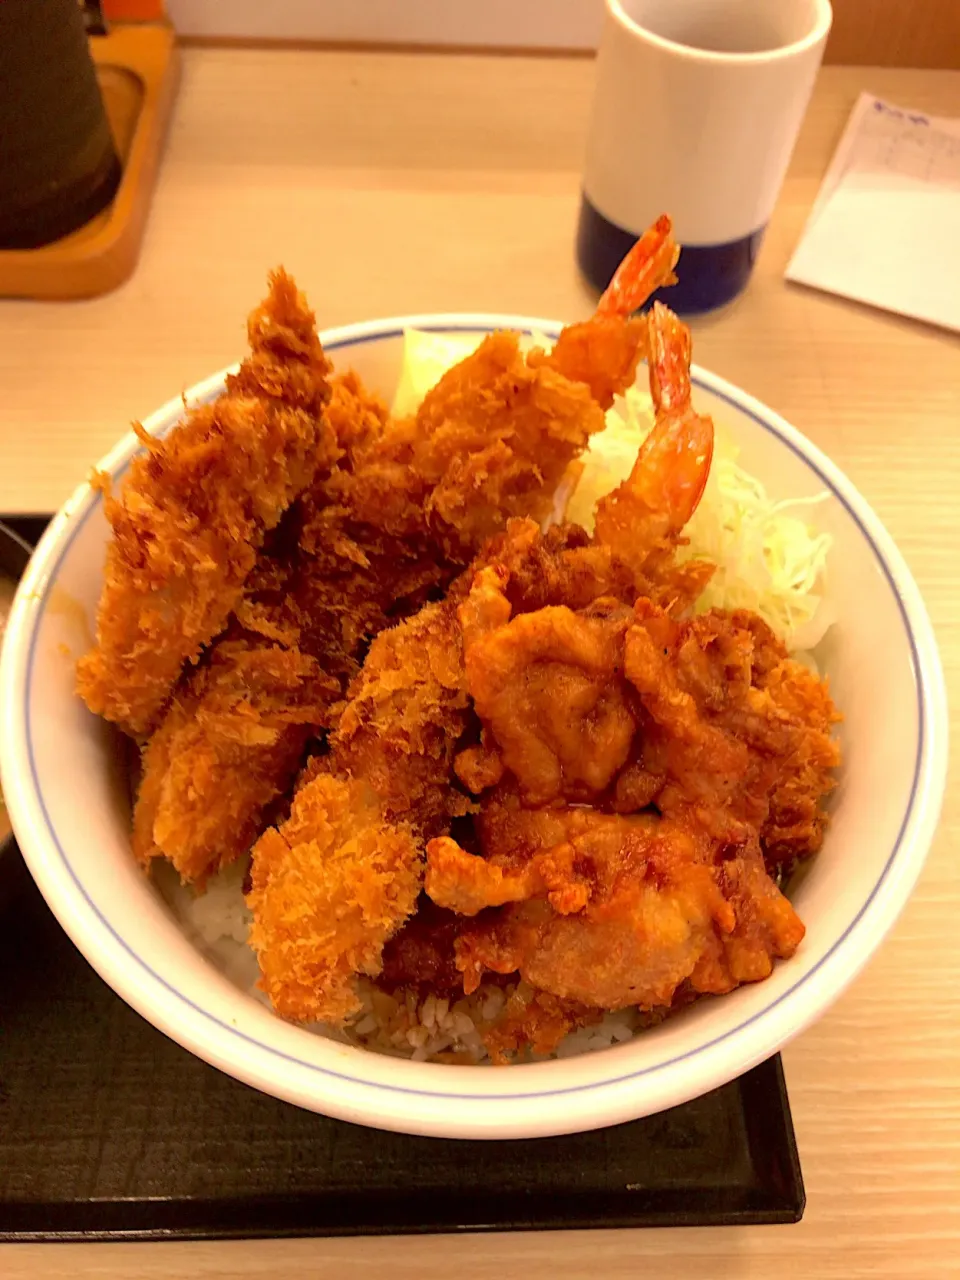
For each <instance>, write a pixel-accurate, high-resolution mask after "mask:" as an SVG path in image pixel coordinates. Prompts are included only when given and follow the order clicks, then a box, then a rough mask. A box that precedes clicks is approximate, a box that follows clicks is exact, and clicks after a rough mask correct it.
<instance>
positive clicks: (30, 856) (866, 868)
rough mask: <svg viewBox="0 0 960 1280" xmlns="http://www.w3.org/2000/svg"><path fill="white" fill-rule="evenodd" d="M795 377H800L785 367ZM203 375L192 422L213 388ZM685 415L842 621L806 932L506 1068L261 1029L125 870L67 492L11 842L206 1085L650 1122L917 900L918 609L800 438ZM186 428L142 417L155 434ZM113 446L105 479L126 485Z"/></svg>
mask: <svg viewBox="0 0 960 1280" xmlns="http://www.w3.org/2000/svg"><path fill="white" fill-rule="evenodd" d="M406 325H416V326H418V327H427V328H433V329H437V330H448V331H449V330H456V331H463V330H470V331H485V330H488V329H491V328H514V329H528V330H529V329H536V330H539V331H541V332H545V333H547V334H551V335H552V334H555V333H556V332H557V330H558V327H559V326H558V325H557V324H555V323H553V322H548V321H544V320H533V319H529V318H523V317H518V316H486V315H451V316H442V315H441V316H413V317H403V318H397V319H394V320H384V321H376V322H372V323H366V324H360V325H353V326H350V327H348V328H344V329H332V330H329V331H327V332H326V333H324V334H322V335H321V337H322V339H323V343H324V346H325V348H326V349H327V351H328V352H329V353H330V354H331V356H332V357H333V359H334V361H335V362H336V363H337V364H338V365H339V366H340V367H346V366H349V365H352V366H353V367H354V368H355V369H357V371H358V372H359V373H360V375H361V377H362V378H363V379H364V380H365V381H366V382H367V383H368V384H369V385H371V386H372V387H374V388H375V389H376V390H378V391H380V392H381V393H383V394H384V395H386V396H387V397H389V396H391V395H392V393H393V390H394V388H395V386H396V382H397V379H398V375H399V370H400V363H401V351H402V330H403V328H404V326H406ZM797 359H798V361H799V360H800V359H802V356H801V355H800V354H799V353H798V356H797ZM222 382H223V375H222V374H218V375H216V376H215V377H213V378H210V379H208V380H207V381H206V382H203V383H201V384H200V385H199V386H197V387H195V388H194V389H193V391H192V392H191V393H190V394H189V395H188V397H187V399H188V402H193V403H196V402H202V401H205V400H209V399H211V398H212V397H214V396H215V395H216V394H217V392H218V391H219V390H220V388H221V386H222ZM695 383H696V398H697V404H698V406H699V407H700V408H701V409H702V410H705V411H707V412H710V413H712V414H713V415H714V416H715V418H716V419H717V420H718V421H719V422H721V423H723V424H724V425H725V426H726V428H727V429H728V431H730V432H731V433H732V434H733V435H734V436H735V438H736V439H737V440H738V441H739V443H740V445H741V447H742V460H743V462H744V464H745V465H746V466H747V467H748V468H749V469H750V470H751V471H753V472H756V473H757V474H758V475H759V476H760V477H761V479H763V480H764V481H766V482H767V484H768V485H769V487H770V489H771V491H772V492H773V493H775V494H777V495H781V496H783V497H801V496H805V495H810V494H814V493H817V492H819V491H822V490H823V489H824V487H826V488H827V489H829V490H830V491H831V492H832V493H833V495H834V499H835V500H834V501H833V502H831V503H829V504H826V505H825V506H824V507H821V508H817V519H818V520H821V519H822V520H823V522H824V523H826V524H827V525H828V527H829V528H830V529H831V530H832V532H833V534H834V536H835V539H836V545H835V549H834V551H833V555H832V565H831V573H832V591H833V592H834V593H835V595H836V599H837V600H838V602H839V609H840V619H839V621H838V622H837V624H836V625H835V626H834V628H833V630H832V632H831V634H830V635H829V636H828V638H827V640H826V641H825V642H824V647H823V650H822V657H823V661H824V664H825V666H826V669H827V671H828V673H829V676H830V680H831V684H832V690H833V694H834V697H835V699H836V701H837V703H838V704H839V706H840V708H841V709H842V711H843V713H844V716H845V721H844V724H843V726H842V730H841V733H842V738H843V750H844V765H843V772H842V780H841V784H840V787H839V788H838V791H837V792H836V794H835V797H834V802H833V808H834V818H833V822H832V824H831V827H830V830H829V834H828V837H827V840H826V843H825V845H824V847H823V850H822V852H821V853H820V854H819V855H818V857H817V858H816V860H815V861H814V862H813V864H812V865H811V866H810V867H809V870H808V872H807V874H806V875H805V876H804V877H803V879H802V883H800V884H799V885H798V886H797V888H796V891H795V894H794V900H795V903H796V906H797V909H798V910H799V913H800V915H801V917H802V919H803V920H804V922H805V923H806V926H807V934H806V937H805V939H804V941H803V944H802V945H801V947H800V949H799V951H798V952H797V954H796V955H795V956H794V957H793V959H791V960H789V961H787V962H781V963H780V964H778V965H777V967H776V969H775V971H774V973H773V975H772V977H771V978H769V979H768V981H766V982H762V983H759V984H757V985H754V986H747V987H741V988H740V989H739V990H737V991H735V992H732V993H731V994H730V995H727V996H723V997H722V998H720V999H706V1000H703V1001H701V1002H699V1003H697V1004H695V1005H694V1006H693V1007H691V1008H689V1009H688V1010H686V1011H685V1012H683V1013H681V1014H679V1015H678V1016H677V1017H675V1018H673V1019H670V1020H668V1021H667V1022H666V1023H664V1024H662V1025H661V1026H659V1027H657V1028H656V1029H654V1030H650V1031H646V1032H644V1033H643V1034H642V1035H640V1036H638V1037H636V1038H635V1039H634V1040H633V1041H632V1042H630V1043H628V1044H625V1045H621V1046H618V1047H616V1048H611V1049H608V1050H604V1051H602V1052H599V1053H590V1054H586V1055H584V1056H581V1057H577V1058H572V1059H564V1060H559V1061H550V1062H544V1063H536V1064H529V1065H522V1066H514V1067H508V1068H500V1069H498V1068H493V1067H456V1068H454V1067H450V1066H443V1065H438V1064H428V1063H413V1062H408V1061H398V1060H396V1059H393V1058H389V1057H383V1056H379V1055H376V1054H374V1053H371V1052H368V1051H365V1050H362V1049H358V1048H354V1047H351V1046H347V1045H344V1044H340V1043H337V1042H334V1041H331V1040H328V1039H325V1038H323V1037H320V1036H317V1035H314V1034H311V1033H310V1032H308V1031H305V1030H303V1029H301V1028H298V1027H296V1026H292V1025H290V1024H287V1023H285V1022H282V1021H281V1020H280V1019H278V1018H276V1017H274V1016H273V1015H272V1014H271V1013H270V1011H269V1010H268V1009H267V1008H265V1007H264V1005H263V1004H261V1003H259V1002H258V1001H257V1000H256V999H254V998H253V997H252V996H251V995H250V994H249V993H248V992H247V991H245V990H243V989H241V988H239V987H237V986H235V985H234V984H233V982H232V981H231V979H230V977H229V976H228V974H227V973H225V972H223V971H221V970H219V969H218V968H217V966H216V964H215V963H214V962H213V961H212V960H211V959H210V958H209V956H205V955H204V954H202V953H201V952H200V951H199V950H198V949H197V948H196V947H195V946H194V945H193V944H192V943H191V942H190V941H189V940H188V939H187V938H186V936H185V935H184V933H183V931H182V929H181V928H180V926H179V925H178V923H177V921H176V919H175V917H174V915H173V912H172V911H171V909H170V907H169V906H168V905H167V903H166V902H165V900H164V899H163V898H162V897H161V896H160V894H159V892H158V890H157V889H156V887H155V886H154V885H153V884H152V883H151V882H150V881H148V880H146V879H145V878H144V877H143V875H142V874H141V872H140V871H139V869H138V868H137V867H136V866H135V865H134V862H133V859H132V857H131V856H130V843H129V821H130V811H129V802H128V798H127V790H126V786H125V778H124V773H123V766H122V760H121V757H120V753H119V752H118V744H117V740H116V738H115V736H114V734H113V732H112V731H111V730H110V729H109V728H108V727H107V726H106V725H105V724H104V723H102V722H101V721H99V720H97V719H96V718H95V717H94V716H92V715H90V714H89V713H88V712H87V711H86V709H85V708H84V707H83V705H82V704H81V703H80V702H79V700H78V699H77V698H76V697H75V696H74V691H73V685H74V677H73V661H74V658H75V657H76V656H77V654H79V653H80V652H81V651H82V650H83V649H84V648H85V647H86V645H87V644H88V643H89V638H90V630H91V628H92V625H93V618H94V612H95V607H96V602H97V598H98V595H99V591H100V581H101V567H102V562H103V555H104V547H105V543H106V541H107V536H108V527H107V523H106V520H105V518H104V513H103V500H102V497H101V495H100V494H99V493H98V492H94V491H93V490H91V489H90V487H89V486H88V485H86V484H84V485H82V486H81V487H80V488H79V489H78V490H77V491H76V493H75V494H74V495H73V497H72V498H71V499H70V500H69V502H68V503H67V504H66V506H65V507H64V509H63V510H62V511H61V512H60V514H59V515H58V516H57V517H56V519H55V520H54V521H53V523H52V524H51V526H50V528H49V530H48V531H47V533H46V535H45V537H44V539H43V541H42V543H41V544H40V547H39V549H38V550H37V553H36V555H35V556H34V559H33V561H32V563H31V565H30V568H29V570H28V572H27V574H26V576H25V578H24V579H23V582H22V586H21V589H20V594H19V596H18V599H17V602H16V605H15V607H14V612H13V616H12V618H11V622H10V625H9V630H8V633H7V641H6V645H5V647H4V652H3V662H2V668H0V705H2V708H3V734H2V769H3V786H4V791H5V793H6V795H7V797H8V799H9V803H10V808H11V813H12V817H13V821H14V825H15V829H16V833H17V838H18V840H19V842H20V846H21V848H22V850H23V853H24V856H25V857H26V859H27V862H28V864H29V866H30V869H31V871H32V873H33V875H34V877H35V878H36V880H37V882H38V884H39V886H40V888H41V890H42V891H43V893H44V895H45V896H46V898H47V901H48V902H49V903H50V905H51V907H52V908H53V910H54V911H55V912H56V914H57V916H58V918H59V919H60V922H61V923H62V925H63V927H64V928H65V929H66V930H67V932H68V933H69V934H70V936H71V937H72V938H73V940H74V942H75V943H76V944H77V946H78V947H79V948H80V950H81V951H82V952H83V954H84V955H85V956H86V957H87V959H88V960H89V961H90V963H91V964H93V965H94V967H95V968H96V969H97V970H98V972H99V973H100V974H101V975H102V976H103V977H104V978H105V979H106V981H107V982H108V983H110V985H111V986H112V987H114V989H115V990H116V991H118V992H119V993H120V995H121V996H123V998H124V999H125V1000H127V1001H128V1002H129V1003H130V1004H131V1005H132V1006H133V1007H134V1008H135V1009H136V1010H137V1011H138V1012H139V1013H141V1014H143V1016H144V1017H145V1018H148V1019H149V1020H150V1021H151V1022H152V1023H153V1024H154V1025H155V1026H156V1027H158V1028H159V1029H160V1030H161V1031H163V1032H165V1033H166V1034H167V1035H169V1036H171V1037H172V1038H173V1039H174V1040H177V1041H178V1042H179V1043H180V1044H182V1045H184V1046H186V1047H187V1048H188V1049H190V1050H191V1051H192V1052H194V1053H196V1054H198V1055H199V1056H200V1057H201V1058H204V1059H206V1060H207V1061H208V1062H210V1063H213V1064H214V1066H217V1067H219V1068H221V1069H222V1070H223V1071H226V1072H229V1073H230V1074H231V1075H234V1076H236V1077H237V1078H238V1079H240V1080H244V1081H246V1082H247V1083H248V1084H251V1085H253V1086H255V1087H256V1088H258V1089H262V1090H264V1091H266V1092H267V1093H271V1094H274V1095H276V1096H277V1097H279V1098H284V1099H287V1100H288V1101H290V1102H293V1103H296V1104H298V1105H299V1106H302V1107H307V1108H309V1109H311V1110H316V1111H320V1112H324V1113H326V1114H328V1115H332V1116H338V1117H341V1118H343V1119H345V1120H351V1121H355V1122H359V1123H361V1124H368V1125H376V1126H380V1127H382V1128H387V1129H397V1130H401V1131H406V1132H411V1133H421V1134H435V1135H445V1136H452V1137H470V1138H501V1137H524V1136H528V1137H532V1136H539V1135H546V1134H558V1133H568V1132H574V1131H577V1130H582V1129H590V1128H596V1127H599V1126H603V1125H608V1124H613V1123H616V1122H618V1121H622V1120H628V1119H632V1118H635V1117H638V1116H642V1115H646V1114H649V1113H651V1112H656V1111H659V1110H662V1109H664V1108H666V1107H670V1106H673V1105H675V1104H677V1103H681V1102H684V1101H685V1100H687V1099H688V1098H691V1097H694V1096H696V1095H698V1094H702V1093H705V1092H707V1091H708V1090H710V1089H713V1088H715V1087H716V1086H718V1085H721V1084H723V1083H724V1082H726V1081H728V1080H730V1079H732V1078H734V1077H735V1076H737V1075H739V1074H740V1073H741V1072H743V1071H745V1070H746V1069H747V1068H749V1067H751V1066H752V1065H754V1064H755V1063H757V1062H759V1061H761V1060H762V1059H764V1058H766V1057H768V1056H769V1055H770V1054H772V1053H774V1052H775V1051H776V1050H777V1049H779V1048H780V1047H781V1046H782V1045H783V1044H784V1043H785V1042H786V1041H787V1040H789V1039H790V1037H791V1036H793V1035H795V1034H796V1033H797V1032H798V1031H800V1030H802V1029H803V1028H804V1027H805V1026H807V1025H808V1024H809V1023H810V1022H812V1021H813V1019H815V1018H816V1017H818V1016H819V1015H820V1014H821V1013H823V1011H824V1010H825V1009H826V1008H827V1006H828V1005H829V1004H830V1003H831V1001H833V1000H834V999H835V998H836V997H837V995H838V994H839V993H840V991H841V990H842V989H843V988H844V987H845V986H846V985H847V983H848V982H850V980H851V979H852V978H853V977H854V975H855V974H856V973H857V972H858V970H859V969H860V968H861V967H862V966H863V965H864V964H865V963H866V961H867V960H868V959H869V957H870V955H871V954H872V953H873V951H874V950H875V949H876V948H877V946H878V945H879V943H880V941H881V939H882V938H883V936H884V934H885V933H886V932H887V930H888V929H889V928H890V926H891V924H892V923H893V921H894V920H895V918H896V916H897V915H898V913H899V912H900V910H901V908H902V907H903V905H904V903H905V902H906V900H907V897H908V895H909V893H910V891H911V889H912V888H913V885H914V882H915V881H916V879H917V876H918V874H919V872H920V869H921V866H922V865H923V861H924V857H925V855H926V853H927V849H928V847H929V844H930V840H931V837H932V835H933V832H934V828H935V826H936V823H937V818H938V813H939V809H940V803H941V798H942V794H943V788H944V780H945V771H946V756H947V728H946V713H945V705H946V703H945V694H944V685H943V676H942V672H941V668H940V662H939V658H938V655H937V649H936V644H935V641H934V637H933V633H932V631H931V627H930V623H929V620H928V618H927V614H926V611H925V609H924V606H923V603H922V601H921V599H920V595H919V593H918V591H917V587H916V585H915V583H914V581H913V579H912V577H911V576H910V573H909V571H908V570H907V568H906V566H905V564H904V562H903V560H902V558H901V556H900V554H899V552H898V551H897V549H896V547H895V546H894V545H893V543H892V541H891V539H890V537H889V536H888V534H887V533H886V532H885V530H884V529H883V527H882V525H881V524H880V521H879V520H878V519H877V517H876V516H875V515H874V513H873V512H872V511H871V510H870V508H869V507H868V505H867V504H866V502H865V501H864V500H863V498H862V497H861V496H860V495H859V493H857V491H856V489H855V488H854V486H853V485H852V484H851V483H850V481H849V480H847V479H846V477H845V476H844V475H842V474H841V472H840V471H838V470H837V468H836V467H835V466H834V465H833V464H832V463H831V462H830V461H829V460H828V459H827V458H825V457H824V456H823V454H821V453H820V452H819V451H818V450H817V449H816V448H814V446H813V445H812V444H810V443H809V441H807V440H805V439H804V437H803V436H802V435H800V433H799V432H797V431H796V430H794V429H793V428H792V427H791V426H789V425H788V424H787V423H786V422H784V421H783V420H782V419H781V418H779V417H777V415H776V414H775V413H773V412H771V410H769V409H767V408H765V407H764V406H763V405H762V404H759V403H758V402H757V401H756V400H753V399H752V398H751V397H750V396H748V395H745V394H743V393H742V392H740V391H738V390H736V389H735V388H734V387H732V386H730V385H729V384H728V383H726V382H724V381H723V380H722V379H720V378H717V377H714V376H713V375H711V374H708V373H705V372H703V371H702V370H696V371H695ZM181 412H182V404H181V401H180V400H179V399H177V400H172V401H171V402H170V403H169V404H168V405H166V406H164V408H162V409H160V410H159V411H158V412H157V413H155V414H154V415H153V417H151V418H150V419H148V420H147V422H146V423H145V426H146V427H147V429H148V430H149V431H151V432H153V433H155V434H158V435H161V434H163V433H164V432H166V431H168V430H169V429H170V428H171V427H172V426H173V425H174V423H175V422H176V421H177V420H178V418H179V417H180V415H181ZM138 448H139V446H138V443H137V441H136V439H135V438H134V436H133V435H128V436H127V437H125V439H123V440H122V441H121V442H120V443H119V444H118V445H117V447H116V448H115V449H114V450H113V451H112V452H111V453H110V454H109V455H108V457H107V458H106V459H105V460H104V461H103V463H102V464H101V465H102V467H103V469H104V470H106V471H109V472H110V473H111V475H112V476H113V477H114V478H115V479H120V478H122V476H123V473H124V471H125V469H126V467H127V466H128V464H129V462H130V459H131V457H132V456H133V455H134V453H136V451H137V449H138Z"/></svg>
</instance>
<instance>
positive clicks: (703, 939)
mask: <svg viewBox="0 0 960 1280" xmlns="http://www.w3.org/2000/svg"><path fill="white" fill-rule="evenodd" d="M480 833H481V844H482V849H483V856H476V855H473V854H469V853H467V852H465V851H464V850H461V849H459V848H458V847H457V846H456V845H455V844H454V843H453V841H452V840H449V839H447V838H442V837H441V838H439V839H436V840H433V841H431V842H430V844H429V845H428V847H427V858H428V865H427V874H426V891H427V892H428V893H429V894H430V896H431V898H433V899H434V901H436V902H439V904H440V905H441V906H446V907H452V908H453V909H454V910H456V911H458V912H461V913H463V914H468V915H470V916H472V917H475V918H474V919H473V920H472V921H469V922H464V924H463V926H462V928H461V930H460V931H459V934H458V936H457V937H456V938H455V940H454V941H453V944H452V945H453V947H454V952H455V956H456V964H457V967H458V968H459V969H460V970H461V971H462V973H463V975H464V989H465V990H466V991H471V990H474V989H475V988H476V987H477V986H478V985H479V983H480V981H481V979H482V977H483V974H484V972H486V971H492V972H494V973H499V974H511V973H519V974H520V976H521V977H522V978H523V979H524V980H525V981H526V982H528V983H530V984H531V985H532V986H533V987H534V988H535V989H537V990H540V991H545V992H547V993H549V994H550V995H552V996H554V997H556V998H558V999H560V1000H563V1001H572V1002H574V1004H576V1005H577V1006H586V1007H592V1008H602V1009H619V1008H625V1007H627V1006H631V1005H636V1006H638V1007H639V1008H641V1009H645V1010H654V1009H660V1008H665V1007H667V1006H669V1005H670V1004H671V1003H672V1002H673V1000H674V999H675V997H676V996H677V993H678V989H680V988H681V987H684V988H686V989H689V990H690V991H694V992H712V993H719V992H722V991H729V990H730V989H731V988H732V987H734V986H736V985H737V984H738V983H739V982H751V981H756V980H758V979H760V978H764V977H766V976H767V975H768V974H769V973H770V970H771V968H772V965H773V960H774V959H776V958H783V957H787V956H790V955H792V954H793V952H794V951H795V950H796V948H797V946H798V945H799V943H800V941H801V939H802V937H803V925H802V924H801V923H800V921H799V920H798V918H797V916H796V913H795V912H794V910H793V908H792V907H791V906H790V904H789V902H788V901H787V900H786V899H785V898H784V897H783V895H782V894H781V893H780V892H779V890H778V889H777V888H776V886H775V885H774V883H773V881H772V880H771V879H770V877H769V876H768V874H767V872H766V870H765V868H764V865H763V859H762V857H761V855H760V851H759V847H758V845H757V843H756V838H755V837H746V838H745V839H744V840H743V842H742V843H741V844H740V845H736V846H734V845H718V844H717V842H716V841H715V840H713V839H711V838H710V836H709V835H708V834H707V833H706V832H705V831H704V830H703V829H702V828H700V827H699V826H697V825H691V824H689V823H687V822H684V821H677V820H674V819H668V818H660V817H658V816H656V815H654V814H642V815H635V816H631V817H621V816H618V815H616V814H608V813H600V812H597V811H596V810H593V809H588V808H584V807H576V808H557V809H541V810H530V809H524V808H522V806H520V805H519V804H518V801H517V797H516V796H514V795H512V794H511V793H509V792H507V793H505V794H504V795H503V796H501V797H493V798H491V799H490V800H488V801H487V802H486V803H485V805H484V812H483V815H482V817H481V822H480ZM503 904H507V905H503ZM498 907H499V908H500V909H499V910H497V909H496V908H498ZM481 913H482V914H481Z"/></svg>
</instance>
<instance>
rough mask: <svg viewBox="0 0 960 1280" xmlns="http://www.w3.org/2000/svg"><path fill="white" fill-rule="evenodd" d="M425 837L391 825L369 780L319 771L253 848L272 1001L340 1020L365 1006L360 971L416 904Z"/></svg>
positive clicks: (375, 959) (372, 967)
mask: <svg viewBox="0 0 960 1280" xmlns="http://www.w3.org/2000/svg"><path fill="white" fill-rule="evenodd" d="M420 858H421V852H420V843H419V841H418V840H417V839H416V837H415V836H414V834H413V832H412V830H411V829H410V828H409V827H408V826H407V825H406V824H397V825H386V824H385V823H384V822H383V821H382V818H381V813H380V807H379V805H378V803H377V797H376V795H375V794H374V792H373V791H372V790H371V789H370V788H369V786H367V784H366V783H365V782H363V781H362V780H357V781H351V780H350V779H348V778H344V777H334V776H332V775H328V774H320V775H318V776H315V777H313V778H312V779H311V781H310V782H309V783H307V784H306V785H305V786H303V787H301V788H300V790H299V791H298V792H297V794H296V795H295V796H294V799H293V807H292V810H291V813H290V817H289V818H288V819H287V821H286V822H285V823H284V824H283V825H282V826H281V827H280V828H279V830H277V829H276V828H273V827H271V828H269V829H268V830H267V831H265V832H264V834H263V835H262V836H261V837H260V840H259V841H258V842H257V845H256V847H255V849H254V854H253V866H252V887H251V891H250V893H249V894H248V895H247V903H248V905H249V906H250V909H251V911H252V912H253V926H252V928H251V930H250V945H251V946H252V947H253V949H254V951H256V953H257V958H258V959H259V961H260V969H261V972H262V975H263V976H262V979H261V985H262V987H263V989H264V990H265V991H266V992H267V994H268V995H269V997H270V1000H271V1003H272V1004H273V1007H274V1008H275V1009H276V1010H277V1012H278V1013H280V1014H282V1015H283V1016H284V1017H286V1018H293V1019H296V1020H298V1021H303V1022H314V1021H324V1022H331V1023H335V1024H338V1023H342V1022H344V1021H345V1020H346V1019H347V1018H348V1017H349V1016H350V1015H351V1014H353V1013H355V1012H356V1011H357V1009H358V1008H359V1000H358V999H357V994H356V977H357V974H370V975H374V974H376V973H379V971H380V965H381V952H382V949H383V945H384V943H385V942H386V940H387V939H388V938H389V937H390V936H391V935H392V934H393V933H395V932H396V930H397V929H398V928H399V926H400V925H401V924H402V923H403V921H404V920H405V919H406V918H407V916H409V914H410V913H411V911H412V910H413V909H414V906H415V905H416V901H417V894H418V893H419V891H420Z"/></svg>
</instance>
